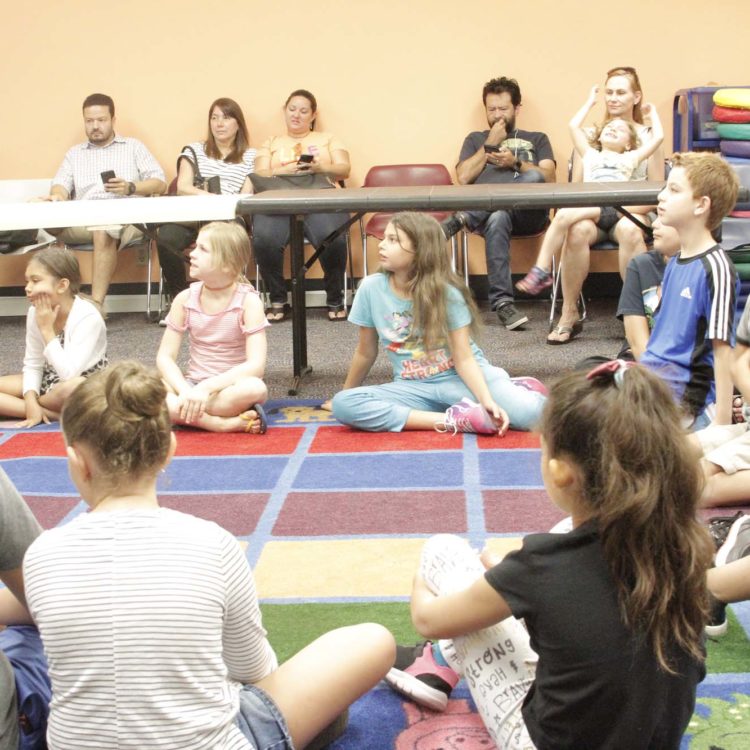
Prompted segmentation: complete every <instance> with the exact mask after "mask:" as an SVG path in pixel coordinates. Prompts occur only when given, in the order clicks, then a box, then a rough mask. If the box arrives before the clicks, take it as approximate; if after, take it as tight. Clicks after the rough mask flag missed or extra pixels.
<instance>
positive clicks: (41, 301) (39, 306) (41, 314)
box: [29, 293, 60, 336]
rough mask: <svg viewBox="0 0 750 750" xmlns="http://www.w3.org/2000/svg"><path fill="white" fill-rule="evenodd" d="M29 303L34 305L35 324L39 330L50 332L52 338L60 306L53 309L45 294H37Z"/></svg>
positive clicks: (47, 295)
mask: <svg viewBox="0 0 750 750" xmlns="http://www.w3.org/2000/svg"><path fill="white" fill-rule="evenodd" d="M29 301H30V302H31V304H32V305H34V309H35V316H36V324H37V325H38V326H39V330H40V331H44V330H45V329H47V330H48V331H52V334H53V336H54V326H55V320H57V316H58V314H59V312H60V305H55V306H54V307H53V306H52V303H51V302H50V298H49V294H47V293H43V294H37V295H36V296H35V297H32V298H31V299H30V300H29Z"/></svg>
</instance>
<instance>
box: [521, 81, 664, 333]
mask: <svg viewBox="0 0 750 750" xmlns="http://www.w3.org/2000/svg"><path fill="white" fill-rule="evenodd" d="M598 94H599V86H594V87H593V88H592V89H591V93H590V94H589V97H588V99H587V100H586V102H585V104H584V105H583V106H582V107H581V108H580V109H579V110H578V112H576V114H575V115H574V116H573V118H572V119H571V120H570V123H569V128H570V136H571V138H572V139H573V146H574V148H575V151H576V153H577V154H578V156H579V157H580V158H581V161H582V163H583V181H584V182H627V181H628V180H633V179H642V178H641V177H639V176H638V175H637V174H636V171H637V170H638V168H639V167H640V166H641V165H642V164H645V162H646V161H647V160H648V158H649V157H650V156H651V154H653V153H654V152H655V151H656V150H657V149H658V148H659V147H660V146H661V143H662V141H663V140H664V131H663V129H662V125H661V121H660V120H659V115H658V113H657V112H656V107H654V106H653V105H651V104H644V105H643V111H644V114H646V116H649V115H650V117H651V122H652V132H653V135H652V137H651V138H650V139H649V140H647V141H645V143H641V141H640V138H639V136H638V132H637V130H636V128H635V124H634V123H633V122H630V121H628V120H625V119H622V118H619V117H615V118H612V119H610V120H608V121H607V122H605V123H604V125H602V126H601V127H599V128H597V129H596V130H595V131H594V133H593V134H592V135H589V133H588V132H587V130H586V129H585V128H584V127H583V121H584V120H585V119H586V115H588V113H589V112H590V111H591V108H592V107H593V106H594V104H596V99H597V96H598ZM603 211H606V209H601V208H599V207H597V206H592V207H587V208H561V209H558V210H557V212H556V213H555V216H554V218H553V219H552V222H551V224H550V226H549V229H548V230H547V232H546V233H545V235H544V240H543V242H542V247H541V249H540V251H539V255H538V256H537V259H536V262H535V263H534V265H533V266H532V268H531V270H530V271H529V272H528V273H527V274H526V276H525V278H523V279H522V280H521V281H519V282H518V283H517V284H516V289H518V290H519V291H522V292H526V293H527V294H532V295H536V294H539V293H540V292H541V291H543V290H544V289H546V288H547V287H548V286H549V280H550V268H551V265H552V258H553V257H554V256H555V254H556V253H558V252H560V250H562V247H563V245H564V244H565V238H566V236H567V234H568V230H569V229H570V228H571V227H572V226H573V225H574V224H576V223H577V222H579V221H586V220H590V221H593V222H599V221H600V219H601V218H603V217H602V214H603ZM609 211H610V212H612V211H613V210H612V209H609ZM612 218H613V219H614V220H613V222H612V223H615V222H616V221H617V219H618V218H619V216H618V215H617V214H616V213H615V214H614V217H612ZM550 343H556V342H553V341H550Z"/></svg>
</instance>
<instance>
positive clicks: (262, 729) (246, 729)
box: [235, 685, 294, 750]
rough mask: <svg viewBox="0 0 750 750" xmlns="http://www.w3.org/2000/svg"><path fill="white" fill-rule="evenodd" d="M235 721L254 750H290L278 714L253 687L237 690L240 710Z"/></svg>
mask: <svg viewBox="0 0 750 750" xmlns="http://www.w3.org/2000/svg"><path fill="white" fill-rule="evenodd" d="M235 721H236V724H237V726H238V727H239V729H240V731H241V732H242V734H244V735H245V737H246V738H247V739H248V740H249V741H250V742H251V743H252V746H253V747H254V748H255V750H294V745H293V744H292V739H291V737H290V736H289V729H288V727H287V725H286V720H285V719H284V717H283V716H282V715H281V711H279V709H278V707H277V706H276V704H275V703H274V702H273V701H272V700H271V697H270V696H269V695H268V694H267V693H266V692H265V691H263V690H261V689H260V688H259V687H256V686H255V685H244V686H243V687H242V689H241V690H240V711H239V713H238V714H237V719H236V720H235Z"/></svg>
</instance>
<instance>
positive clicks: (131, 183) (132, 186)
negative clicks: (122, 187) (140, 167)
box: [128, 182, 135, 195]
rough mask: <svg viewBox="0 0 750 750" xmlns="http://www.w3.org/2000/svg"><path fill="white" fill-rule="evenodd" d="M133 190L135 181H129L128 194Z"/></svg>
mask: <svg viewBox="0 0 750 750" xmlns="http://www.w3.org/2000/svg"><path fill="white" fill-rule="evenodd" d="M134 192H135V183H134V182H129V183H128V195H133V193H134Z"/></svg>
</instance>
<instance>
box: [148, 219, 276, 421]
mask: <svg viewBox="0 0 750 750" xmlns="http://www.w3.org/2000/svg"><path fill="white" fill-rule="evenodd" d="M249 262H250V240H249V239H248V236H247V232H246V231H245V229H244V227H241V226H240V225H239V224H235V223H233V222H227V223H225V222H217V221H215V222H211V223H210V224H206V226H205V227H203V229H201V231H200V233H199V234H198V239H197V241H196V244H195V247H194V248H193V250H192V251H191V252H190V275H191V276H192V278H194V279H196V281H195V282H194V283H193V284H191V285H190V288H189V289H185V290H184V291H182V292H180V294H178V295H177V297H175V299H174V301H173V302H172V307H171V309H170V311H169V316H168V317H167V330H166V331H164V336H163V338H162V340H161V346H160V347H159V352H158V354H157V356H156V365H157V367H158V368H159V371H160V372H161V374H162V377H163V378H164V380H165V382H166V384H167V405H168V406H169V413H170V415H171V417H172V421H173V422H176V423H178V424H186V425H190V426H192V427H200V428H202V429H204V430H211V431H213V432H249V433H253V434H262V433H264V432H265V431H266V428H267V423H266V416H265V413H264V411H263V407H262V404H263V403H264V402H265V400H266V398H267V397H268V390H267V389H266V384H265V383H264V382H263V380H262V378H263V372H264V370H265V368H266V331H265V329H266V328H267V327H268V325H269V323H268V322H267V321H266V319H265V317H264V314H263V304H262V303H261V301H260V296H259V295H258V293H257V292H256V291H255V289H254V288H253V287H252V285H251V284H250V283H249V282H248V281H247V279H246V278H245V276H244V270H245V267H246V266H247V264H248V263H249ZM185 333H187V334H188V337H189V341H190V361H189V363H188V369H187V373H186V374H183V373H182V370H181V369H180V367H179V365H178V364H177V358H178V356H179V354H180V346H181V344H182V337H183V335H184V334H185Z"/></svg>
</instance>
